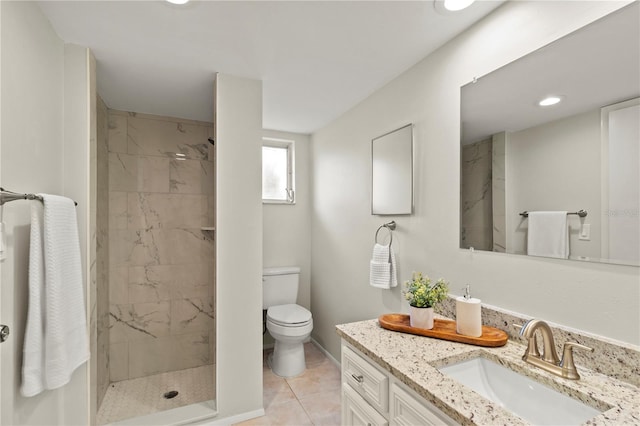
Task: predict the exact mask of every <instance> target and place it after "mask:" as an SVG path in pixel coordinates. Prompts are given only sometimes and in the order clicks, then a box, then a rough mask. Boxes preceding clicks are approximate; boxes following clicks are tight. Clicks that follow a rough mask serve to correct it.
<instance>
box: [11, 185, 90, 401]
mask: <svg viewBox="0 0 640 426" xmlns="http://www.w3.org/2000/svg"><path fill="white" fill-rule="evenodd" d="M40 195H42V197H43V199H44V227H43V228H42V227H41V222H39V211H38V212H37V214H34V213H33V212H34V211H37V210H38V208H39V207H38V206H36V207H33V208H32V216H31V218H32V221H33V222H34V223H35V227H34V226H33V224H32V234H31V245H32V247H31V249H30V255H31V257H30V259H29V268H30V271H29V292H30V294H29V302H30V305H29V313H28V316H27V330H31V332H27V333H26V334H25V346H24V353H25V363H24V365H23V385H22V389H21V390H22V394H23V395H25V396H32V395H36V394H38V393H40V392H42V391H43V390H44V389H56V388H59V387H61V386H64V385H65V384H67V383H68V382H69V380H70V379H71V374H72V373H73V371H74V370H75V369H76V368H78V367H79V366H80V365H82V364H83V363H84V362H86V361H87V360H88V359H89V344H88V338H87V324H86V311H85V305H84V292H83V279H82V263H81V257H80V240H79V237H78V224H77V218H76V210H75V205H74V203H73V201H72V200H70V199H68V198H66V197H60V196H56V195H47V194H40ZM34 204H38V203H34ZM36 216H37V218H36ZM34 229H35V231H36V232H34ZM40 253H43V254H44V256H42V255H40ZM31 269H33V272H32V271H31ZM32 278H33V282H32ZM43 278H44V279H43ZM32 294H33V297H32ZM38 297H39V298H40V299H39V301H33V303H34V304H33V309H32V305H31V302H32V300H34V299H35V298H38ZM32 311H33V313H32ZM38 312H39V314H38ZM38 320H39V321H38ZM34 321H35V323H34ZM38 375H39V379H38Z"/></svg>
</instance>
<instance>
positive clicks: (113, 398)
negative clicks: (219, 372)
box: [96, 365, 215, 425]
mask: <svg viewBox="0 0 640 426" xmlns="http://www.w3.org/2000/svg"><path fill="white" fill-rule="evenodd" d="M214 375H215V365H205V366H203V367H196V368H189V369H186V370H180V371H172V372H169V373H162V374H156V375H153V376H148V377H141V378H139V379H131V380H123V381H121V382H116V383H112V384H111V385H110V386H109V389H108V390H107V393H106V394H105V396H104V399H103V401H102V405H101V406H100V409H99V410H98V415H97V419H96V422H97V424H98V425H105V424H109V423H113V422H117V421H120V420H124V419H130V418H132V417H137V416H142V415H146V414H152V413H157V412H160V411H165V410H169V409H172V408H178V407H182V406H185V405H190V404H195V403H197V402H202V401H208V400H211V399H215V387H214V383H215V377H214ZM173 390H175V391H178V395H177V396H176V397H174V398H171V399H166V398H164V396H163V395H164V394H165V392H170V391H173Z"/></svg>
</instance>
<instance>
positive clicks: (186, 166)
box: [109, 111, 215, 381]
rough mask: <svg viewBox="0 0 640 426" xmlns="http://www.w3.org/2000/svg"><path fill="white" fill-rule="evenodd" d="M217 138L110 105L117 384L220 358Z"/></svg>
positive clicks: (207, 127)
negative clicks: (216, 347)
mask: <svg viewBox="0 0 640 426" xmlns="http://www.w3.org/2000/svg"><path fill="white" fill-rule="evenodd" d="M212 136H213V126H212V124H210V123H202V122H194V121H188V120H180V119H174V118H167V117H157V116H150V115H143V114H135V113H124V112H120V111H109V197H110V198H109V263H110V271H109V273H110V276H109V301H110V335H109V337H110V352H109V358H110V376H111V381H120V380H125V379H131V378H137V377H143V376H148V375H151V374H156V373H162V372H167V371H173V370H180V369H185V368H191V367H197V366H202V365H207V364H212V363H215V359H214V356H215V350H214V345H215V312H214V308H213V307H214V300H213V299H214V296H215V271H214V268H215V252H214V251H215V245H214V240H213V237H214V236H213V232H211V231H203V230H201V229H200V228H201V227H203V226H213V223H214V214H215V206H214V202H215V198H214V157H213V156H214V155H215V153H214V150H213V147H211V145H210V144H209V143H208V142H207V138H208V137H212Z"/></svg>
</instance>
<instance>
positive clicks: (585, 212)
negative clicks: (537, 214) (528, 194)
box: [520, 209, 587, 217]
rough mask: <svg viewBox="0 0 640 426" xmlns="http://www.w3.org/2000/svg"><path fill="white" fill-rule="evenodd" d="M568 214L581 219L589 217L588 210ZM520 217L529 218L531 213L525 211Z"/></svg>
mask: <svg viewBox="0 0 640 426" xmlns="http://www.w3.org/2000/svg"><path fill="white" fill-rule="evenodd" d="M567 214H577V215H578V216H580V217H587V211H586V210H582V209H580V210H578V211H577V212H568V213H567ZM520 216H522V217H529V212H528V211H524V212H522V213H520Z"/></svg>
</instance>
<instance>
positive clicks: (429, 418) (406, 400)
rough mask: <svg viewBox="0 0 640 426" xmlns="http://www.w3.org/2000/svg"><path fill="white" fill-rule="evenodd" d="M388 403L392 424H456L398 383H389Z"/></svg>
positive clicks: (394, 425)
mask: <svg viewBox="0 0 640 426" xmlns="http://www.w3.org/2000/svg"><path fill="white" fill-rule="evenodd" d="M390 394H391V402H390V403H389V411H390V417H389V418H390V420H391V422H390V423H391V425H393V426H414V425H422V426H441V425H455V424H457V423H456V422H455V421H453V420H452V419H451V418H449V417H448V416H447V415H446V414H444V413H443V412H441V411H440V410H439V409H438V408H436V407H435V406H433V405H432V404H430V403H429V402H428V401H426V400H424V399H423V398H420V397H414V396H413V395H412V394H410V393H409V392H408V391H406V390H404V389H402V388H401V387H400V386H399V385H398V383H393V384H392V385H391V390H390Z"/></svg>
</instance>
